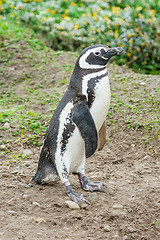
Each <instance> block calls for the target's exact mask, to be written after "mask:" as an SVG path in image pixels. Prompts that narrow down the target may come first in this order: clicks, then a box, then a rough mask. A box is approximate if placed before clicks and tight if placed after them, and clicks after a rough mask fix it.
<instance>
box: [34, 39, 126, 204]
mask: <svg viewBox="0 0 160 240" xmlns="http://www.w3.org/2000/svg"><path fill="white" fill-rule="evenodd" d="M122 52H123V49H122V48H120V47H113V48H109V47H107V46H105V45H102V44H100V45H93V46H90V47H87V48H85V49H84V50H83V51H82V52H81V54H80V56H79V57H78V59H77V62H76V64H75V68H74V70H73V73H72V76H71V79H70V83H69V86H68V89H67V91H66V92H65V94H64V96H63V98H62V100H61V101H60V103H59V105H58V107H57V109H56V110H55V112H54V114H53V116H52V118H51V121H50V124H49V127H48V129H47V131H46V134H45V138H44V144H43V147H42V150H41V154H40V159H39V163H38V169H37V172H36V174H35V176H34V178H33V179H34V181H35V182H36V183H38V184H45V183H50V182H53V181H55V180H57V179H59V178H60V180H61V181H62V183H63V184H64V186H65V188H66V190H67V193H68V195H69V196H70V198H71V199H72V200H73V201H74V202H76V203H78V204H81V203H84V202H86V203H89V202H88V200H87V198H86V197H85V196H84V195H82V194H77V193H75V192H74V191H73V190H72V187H71V185H70V182H69V180H68V175H69V173H76V174H77V175H78V177H79V181H80V184H81V187H82V188H83V189H84V190H86V191H91V192H93V191H103V190H104V184H103V183H101V182H92V181H90V180H88V179H87V177H86V175H85V161H86V158H88V157H90V156H91V155H92V154H93V153H94V152H95V151H96V149H97V142H98V137H97V136H98V134H97V133H98V132H99V130H100V128H101V126H102V124H103V122H104V121H105V118H106V114H107V111H108V108H109V104H110V85H109V79H108V72H107V68H106V64H107V63H108V61H109V59H110V58H111V57H113V56H115V55H120V54H121V53H122Z"/></svg>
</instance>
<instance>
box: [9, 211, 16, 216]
mask: <svg viewBox="0 0 160 240" xmlns="http://www.w3.org/2000/svg"><path fill="white" fill-rule="evenodd" d="M8 213H10V214H12V215H15V214H16V212H15V211H8Z"/></svg>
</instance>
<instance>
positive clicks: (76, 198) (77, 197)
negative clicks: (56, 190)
mask: <svg viewBox="0 0 160 240" xmlns="http://www.w3.org/2000/svg"><path fill="white" fill-rule="evenodd" d="M68 195H69V197H70V198H71V199H72V201H73V202H75V203H77V204H78V205H81V204H84V203H87V204H90V202H89V201H88V199H87V197H86V196H84V195H83V194H78V193H74V192H72V193H69V194H68Z"/></svg>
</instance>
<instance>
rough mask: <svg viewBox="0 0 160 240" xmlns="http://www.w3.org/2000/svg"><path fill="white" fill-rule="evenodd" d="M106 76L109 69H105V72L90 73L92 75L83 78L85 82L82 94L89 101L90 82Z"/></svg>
mask: <svg viewBox="0 0 160 240" xmlns="http://www.w3.org/2000/svg"><path fill="white" fill-rule="evenodd" d="M104 74H107V68H105V69H104V70H101V71H99V72H96V73H90V74H87V75H86V76H84V77H83V80H82V93H83V94H84V95H85V96H86V98H87V101H88V93H87V90H88V81H89V80H90V79H92V78H95V77H97V78H98V77H100V76H102V75H104Z"/></svg>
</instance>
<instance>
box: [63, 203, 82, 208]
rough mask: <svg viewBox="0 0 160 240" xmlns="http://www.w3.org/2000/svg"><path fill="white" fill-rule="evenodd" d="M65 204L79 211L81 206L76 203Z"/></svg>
mask: <svg viewBox="0 0 160 240" xmlns="http://www.w3.org/2000/svg"><path fill="white" fill-rule="evenodd" d="M65 204H66V205H67V206H68V207H69V208H70V209H79V208H80V207H79V205H78V204H77V203H75V202H72V201H65Z"/></svg>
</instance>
